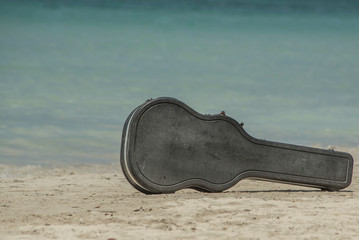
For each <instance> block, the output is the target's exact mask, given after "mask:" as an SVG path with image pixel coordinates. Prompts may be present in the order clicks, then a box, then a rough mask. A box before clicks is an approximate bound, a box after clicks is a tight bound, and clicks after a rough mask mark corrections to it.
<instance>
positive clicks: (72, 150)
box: [0, 0, 359, 166]
mask: <svg viewBox="0 0 359 240" xmlns="http://www.w3.org/2000/svg"><path fill="white" fill-rule="evenodd" d="M358 89H359V3H358V1H330V2H329V1H324V0H320V1H319V0H314V1H300V0H288V1H284V0H281V1H278V0H277V1H265V0H254V1H250V0H222V1H220V0H193V1H188V0H186V1H173V0H168V1H164V0H142V1H140V0H133V1H101V0H89V1H84V0H78V1H75V0H74V1H69V0H68V1H44V0H43V1H20V0H16V1H4V0H1V1H0V164H11V165H19V166H25V165H43V166H49V165H64V164H65V165H66V164H67V165H76V164H90V163H95V164H113V163H118V162H119V152H120V144H121V132H122V127H123V124H124V121H125V119H126V118H127V116H128V115H129V113H130V112H131V111H132V110H133V109H134V108H135V107H137V106H138V105H140V104H141V103H143V102H144V101H145V100H146V99H148V98H156V97H161V96H168V97H174V98H177V99H179V100H181V101H183V102H185V103H186V104H188V105H189V106H191V107H192V108H193V109H195V110H196V111H198V112H200V113H203V114H217V113H219V112H221V111H225V112H226V114H227V115H228V116H230V117H232V118H234V119H236V120H237V121H239V122H244V124H245V125H244V128H245V130H246V131H247V132H248V133H249V134H250V135H252V136H254V137H256V138H260V139H266V140H272V141H278V142H286V143H292V144H299V145H305V146H322V147H327V146H328V145H332V146H344V147H357V146H359V125H358V120H359V110H358V106H359V94H358Z"/></svg>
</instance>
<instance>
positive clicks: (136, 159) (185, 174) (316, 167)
mask: <svg viewBox="0 0 359 240" xmlns="http://www.w3.org/2000/svg"><path fill="white" fill-rule="evenodd" d="M121 168H122V170H123V173H124V175H125V176H126V178H127V180H128V181H129V183H130V184H131V185H132V186H134V187H135V188H136V189H137V190H139V191H141V192H143V193H146V194H154V193H173V192H175V191H177V190H180V189H183V188H194V189H197V190H202V191H208V192H221V191H223V190H226V189H228V188H230V187H232V186H233V185H235V184H236V183H238V182H239V181H240V180H242V179H244V178H256V179H262V180H267V181H275V182H283V183H291V184H295V185H304V186H309V187H316V188H321V189H323V190H330V191H336V190H340V189H343V188H345V187H347V186H349V185H350V183H351V179H352V172H353V157H352V156H351V155H350V154H348V153H344V152H338V151H333V150H324V149H318V148H311V147H305V146H297V145H291V144H286V143H277V142H271V141H266V140H260V139H256V138H254V137H252V136H250V135H249V134H248V133H246V131H245V130H244V129H243V124H239V123H238V122H237V121H236V120H234V119H232V118H230V117H228V116H225V115H224V114H218V115H203V114H200V113H198V112H196V111H195V110H193V109H192V108H190V107H189V106H187V105H186V104H184V103H183V102H181V101H179V100H177V99H174V98H168V97H163V98H157V99H154V100H152V99H151V100H148V101H146V102H145V103H144V104H142V105H140V106H138V107H137V108H135V109H134V110H133V111H132V112H131V114H130V115H129V116H128V118H127V120H126V122H125V124H124V127H123V132H122V144H121Z"/></svg>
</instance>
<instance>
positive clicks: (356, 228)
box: [0, 148, 359, 240]
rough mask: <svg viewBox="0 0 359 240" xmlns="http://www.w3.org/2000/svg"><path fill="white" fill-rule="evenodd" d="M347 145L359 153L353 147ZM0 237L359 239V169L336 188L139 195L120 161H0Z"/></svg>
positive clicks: (259, 187)
mask: <svg viewBox="0 0 359 240" xmlns="http://www.w3.org/2000/svg"><path fill="white" fill-rule="evenodd" d="M340 150H344V151H349V152H350V153H351V154H352V155H353V156H354V158H355V159H359V148H352V149H340ZM0 191H1V194H0V239H4V240H5V239H104V240H108V239H111V240H113V239H116V240H119V239H169V238H171V239H172V238H173V239H336V240H337V239H359V172H358V164H357V165H356V167H355V168H354V177H353V182H352V184H351V186H350V187H348V188H347V189H345V190H343V191H340V192H323V191H320V190H317V189H313V188H305V187H298V186H292V185H285V184H277V183H276V184H275V183H269V182H262V181H253V180H243V181H241V182H239V183H238V184H237V185H236V186H235V187H233V188H231V189H229V190H228V191H225V192H223V193H202V192H197V191H195V190H182V191H178V192H176V193H175V194H168V195H145V194H142V193H140V192H138V191H137V190H135V189H134V188H133V187H132V186H131V185H130V184H129V183H127V181H126V179H125V178H124V176H123V174H122V172H121V170H120V166H119V165H114V166H101V165H90V166H78V167H76V166H70V167H64V168H51V169H44V168H41V167H36V166H27V167H21V168H19V167H17V168H15V167H13V166H7V165H0Z"/></svg>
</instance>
